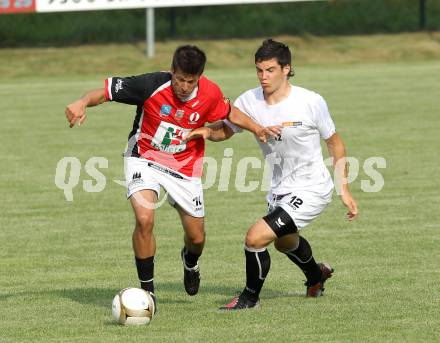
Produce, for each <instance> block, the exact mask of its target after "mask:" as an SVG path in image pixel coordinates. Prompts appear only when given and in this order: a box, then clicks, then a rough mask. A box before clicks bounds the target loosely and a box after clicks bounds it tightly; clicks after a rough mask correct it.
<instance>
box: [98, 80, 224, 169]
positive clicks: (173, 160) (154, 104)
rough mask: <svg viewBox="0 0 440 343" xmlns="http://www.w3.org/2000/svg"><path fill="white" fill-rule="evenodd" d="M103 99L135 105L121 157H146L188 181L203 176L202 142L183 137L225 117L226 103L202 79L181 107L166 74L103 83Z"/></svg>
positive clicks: (216, 88)
mask: <svg viewBox="0 0 440 343" xmlns="http://www.w3.org/2000/svg"><path fill="white" fill-rule="evenodd" d="M105 96H106V98H107V100H110V101H117V102H121V103H125V104H130V105H136V106H137V109H136V117H135V120H134V123H133V129H132V131H131V132H130V135H129V137H128V149H127V152H126V156H134V157H141V158H146V159H148V160H151V161H154V162H156V163H158V164H160V165H162V166H164V167H167V168H170V169H173V170H175V171H177V172H179V173H182V174H184V175H186V176H189V177H200V176H201V174H202V162H203V156H204V152H205V141H204V139H203V138H198V139H193V140H190V141H188V142H185V141H184V140H183V138H184V137H185V135H186V134H188V133H189V132H191V131H192V130H194V129H196V128H199V127H202V126H204V125H205V123H206V122H215V121H217V120H221V119H224V118H226V117H227V115H228V114H229V111H230V104H229V100H228V99H227V98H225V97H224V96H223V94H222V92H221V90H220V88H219V87H218V86H217V85H216V84H215V83H213V82H211V81H210V80H208V79H207V78H206V77H204V76H202V77H201V78H200V79H199V82H198V86H197V88H196V89H195V91H194V92H193V95H192V96H191V97H190V100H188V101H185V102H183V101H181V100H180V99H179V98H178V97H177V96H176V95H175V94H174V92H173V88H172V86H171V73H169V72H157V73H149V74H143V75H138V76H130V77H111V78H108V79H107V80H106V81H105Z"/></svg>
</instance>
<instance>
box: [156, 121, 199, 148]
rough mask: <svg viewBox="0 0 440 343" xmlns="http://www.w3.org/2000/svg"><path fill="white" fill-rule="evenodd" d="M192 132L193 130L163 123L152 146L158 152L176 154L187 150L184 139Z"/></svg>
mask: <svg viewBox="0 0 440 343" xmlns="http://www.w3.org/2000/svg"><path fill="white" fill-rule="evenodd" d="M190 132H191V129H185V128H183V127H180V126H177V125H174V124H171V123H167V122H164V121H162V122H160V124H159V126H158V128H157V130H156V133H155V134H154V137H153V139H152V140H151V145H152V146H153V147H155V148H156V149H158V150H161V151H165V152H168V153H172V154H175V153H178V152H181V151H184V150H185V149H186V142H185V141H183V138H184V137H185V136H186V135H187V134H188V133H190Z"/></svg>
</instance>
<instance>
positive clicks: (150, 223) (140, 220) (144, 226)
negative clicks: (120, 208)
mask: <svg viewBox="0 0 440 343" xmlns="http://www.w3.org/2000/svg"><path fill="white" fill-rule="evenodd" d="M153 227H154V217H153V216H149V215H143V216H138V217H137V218H136V230H137V231H139V232H140V233H141V234H142V235H150V234H151V232H152V231H153Z"/></svg>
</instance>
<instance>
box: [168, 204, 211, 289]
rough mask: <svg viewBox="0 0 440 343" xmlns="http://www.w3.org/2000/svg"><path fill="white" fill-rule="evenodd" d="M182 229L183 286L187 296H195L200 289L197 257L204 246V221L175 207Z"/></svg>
mask: <svg viewBox="0 0 440 343" xmlns="http://www.w3.org/2000/svg"><path fill="white" fill-rule="evenodd" d="M175 207H176V209H177V211H178V213H179V216H180V219H181V221H182V226H183V229H184V243H185V244H184V247H183V248H182V251H181V258H182V264H183V284H184V287H185V291H186V293H187V294H188V295H196V294H197V293H198V291H199V288H200V267H199V263H198V260H199V257H200V256H201V254H202V252H203V247H204V245H205V221H204V218H203V217H193V216H191V215H189V214H188V213H186V212H185V211H184V210H183V209H182V208H181V207H180V206H178V205H177V206H175Z"/></svg>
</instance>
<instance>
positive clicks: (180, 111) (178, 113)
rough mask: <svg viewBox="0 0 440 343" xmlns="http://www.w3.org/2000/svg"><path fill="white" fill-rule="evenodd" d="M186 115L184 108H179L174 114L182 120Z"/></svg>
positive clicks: (177, 118)
mask: <svg viewBox="0 0 440 343" xmlns="http://www.w3.org/2000/svg"><path fill="white" fill-rule="evenodd" d="M184 115H185V111H184V110H177V111H176V114H175V115H174V116H175V117H176V120H181V119H182V118H183V116H184Z"/></svg>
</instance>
